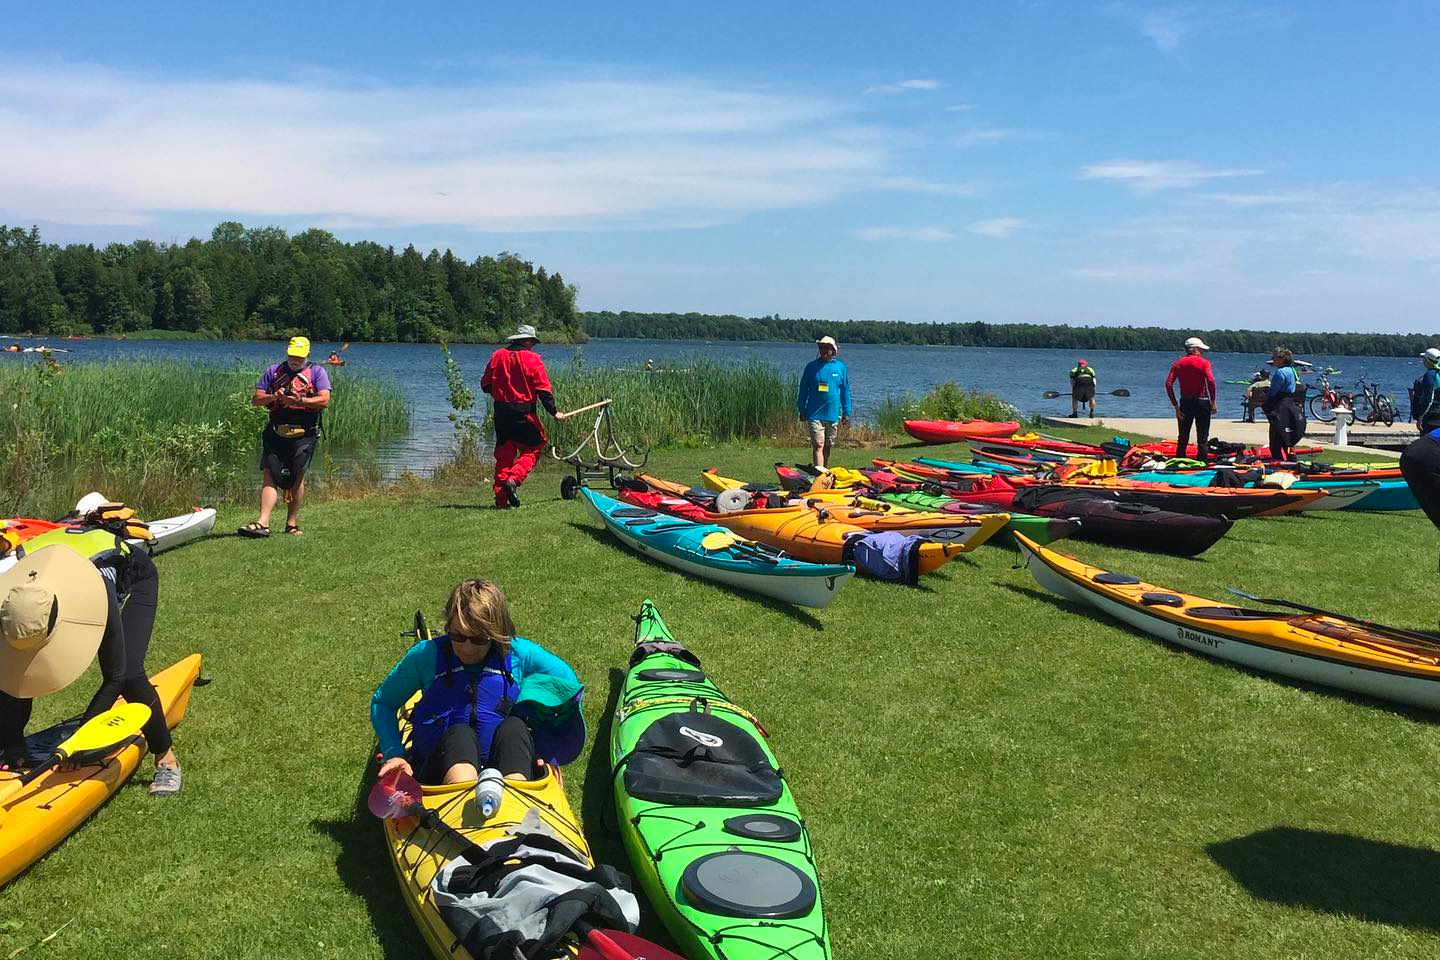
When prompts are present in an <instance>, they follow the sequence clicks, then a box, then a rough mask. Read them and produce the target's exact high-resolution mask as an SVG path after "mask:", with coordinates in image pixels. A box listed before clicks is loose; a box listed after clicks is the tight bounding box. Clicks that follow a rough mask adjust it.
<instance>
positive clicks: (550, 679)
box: [370, 580, 585, 784]
mask: <svg viewBox="0 0 1440 960" xmlns="http://www.w3.org/2000/svg"><path fill="white" fill-rule="evenodd" d="M581 690H582V686H581V684H580V682H579V681H578V680H577V679H576V677H575V671H574V670H572V669H571V668H570V665H569V664H567V663H566V662H565V661H564V660H562V659H560V658H559V657H557V656H556V655H555V654H553V653H551V652H550V651H548V650H546V649H545V648H544V647H541V646H540V645H539V644H538V643H535V642H533V641H531V640H527V639H525V638H524V637H518V636H516V635H515V624H514V622H513V621H512V620H511V618H510V609H509V606H508V605H507V604H506V603H505V596H504V595H503V594H502V593H501V592H500V588H499V587H498V586H496V585H495V584H494V583H493V582H491V581H489V580H466V581H464V582H463V583H461V584H460V585H459V586H457V587H456V588H455V589H454V590H453V591H452V592H451V594H450V599H449V600H447V601H446V603H445V633H444V635H442V636H439V637H435V638H433V639H428V640H421V641H419V642H418V643H416V644H415V645H414V646H413V647H411V648H410V649H409V650H408V651H406V653H405V655H404V656H403V657H402V658H401V659H400V662H399V663H397V664H396V665H395V666H394V668H393V669H391V671H390V673H389V675H387V676H386V677H385V679H384V680H383V681H381V683H380V686H379V687H378V688H376V690H375V694H374V696H372V697H371V698H370V722H371V724H372V725H373V726H374V728H375V735H376V737H377V738H379V741H380V755H381V758H382V759H381V766H380V774H381V776H383V775H385V774H386V773H389V772H390V771H391V770H394V769H397V768H398V769H402V770H404V771H405V772H406V773H408V774H410V775H411V776H414V777H415V778H416V779H417V780H419V781H420V782H421V783H428V784H441V783H468V782H470V781H473V780H477V779H478V778H479V776H480V771H481V770H482V769H484V768H486V767H494V768H496V769H498V770H499V771H500V772H501V773H502V774H504V775H505V776H506V777H512V778H513V777H519V778H523V779H536V778H537V777H538V776H540V775H541V774H543V772H544V766H543V764H544V763H545V762H546V761H548V762H550V763H553V764H555V765H557V766H558V765H559V764H564V763H569V762H570V761H571V760H574V759H575V758H576V757H577V756H579V755H580V752H581V751H582V750H583V748H584V744H585V721H584V718H583V716H582V715H581V712H580V706H579V704H580V695H581ZM417 693H419V694H420V699H419V700H418V701H416V702H415V704H414V705H413V707H412V708H411V711H410V721H411V742H410V743H409V744H408V745H407V744H406V743H405V742H404V739H403V738H402V736H401V733H400V723H399V718H398V714H399V711H400V710H401V709H402V708H403V707H404V706H405V705H406V704H407V703H409V702H410V700H411V699H412V698H413V697H414V696H415V694H417Z"/></svg>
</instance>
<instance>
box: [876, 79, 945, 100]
mask: <svg viewBox="0 0 1440 960" xmlns="http://www.w3.org/2000/svg"><path fill="white" fill-rule="evenodd" d="M943 86H945V84H943V83H941V82H940V81H939V80H901V81H899V82H897V83H879V84H876V85H875V86H873V87H866V88H865V95H866V96H869V95H870V94H872V93H882V94H887V95H893V94H897V93H909V92H910V91H912V90H939V89H940V88H941V87H943Z"/></svg>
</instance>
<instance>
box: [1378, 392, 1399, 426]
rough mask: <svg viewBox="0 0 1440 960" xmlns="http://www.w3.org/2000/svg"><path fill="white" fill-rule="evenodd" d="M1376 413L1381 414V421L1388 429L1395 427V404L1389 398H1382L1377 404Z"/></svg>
mask: <svg viewBox="0 0 1440 960" xmlns="http://www.w3.org/2000/svg"><path fill="white" fill-rule="evenodd" d="M1376 411H1377V412H1378V413H1379V414H1380V421H1381V422H1382V423H1384V424H1385V426H1387V427H1393V426H1395V416H1396V413H1395V404H1394V402H1393V401H1392V400H1391V399H1390V398H1389V397H1380V398H1379V403H1377V404H1376Z"/></svg>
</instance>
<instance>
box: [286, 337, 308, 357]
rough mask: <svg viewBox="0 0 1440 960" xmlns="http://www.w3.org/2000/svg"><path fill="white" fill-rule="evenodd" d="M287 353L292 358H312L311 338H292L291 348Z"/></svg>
mask: <svg viewBox="0 0 1440 960" xmlns="http://www.w3.org/2000/svg"><path fill="white" fill-rule="evenodd" d="M285 352H286V353H287V354H289V355H290V356H292V357H308V356H310V338H309V337H291V338H290V348H289V349H288V350H286V351H285Z"/></svg>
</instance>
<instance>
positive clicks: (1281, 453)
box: [1260, 347, 1305, 461]
mask: <svg viewBox="0 0 1440 960" xmlns="http://www.w3.org/2000/svg"><path fill="white" fill-rule="evenodd" d="M1270 364H1271V365H1272V366H1273V367H1274V368H1275V372H1274V373H1272V374H1270V385H1269V386H1268V387H1266V388H1265V402H1264V403H1263V404H1261V406H1260V409H1261V410H1263V411H1265V418H1266V419H1267V420H1269V421H1270V457H1271V459H1274V460H1281V461H1288V460H1294V459H1295V453H1294V448H1295V445H1296V444H1297V443H1299V442H1300V438H1301V437H1303V436H1304V435H1305V413H1304V411H1303V410H1301V409H1300V400H1299V397H1300V374H1299V372H1298V371H1296V369H1295V364H1294V357H1292V356H1291V353H1290V348H1289V347H1276V348H1275V350H1274V351H1273V352H1272V353H1271V354H1270Z"/></svg>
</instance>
